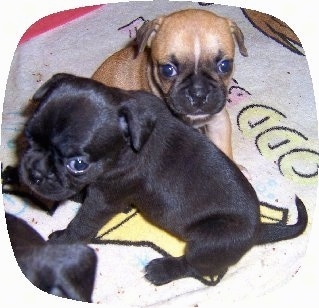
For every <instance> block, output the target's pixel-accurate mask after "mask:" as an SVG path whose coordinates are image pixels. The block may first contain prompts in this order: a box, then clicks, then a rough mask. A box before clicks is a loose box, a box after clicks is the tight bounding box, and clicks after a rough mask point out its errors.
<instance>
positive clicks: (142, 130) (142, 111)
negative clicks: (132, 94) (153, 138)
mask: <svg viewBox="0 0 319 308" xmlns="http://www.w3.org/2000/svg"><path fill="white" fill-rule="evenodd" d="M118 114H119V122H120V126H121V129H122V130H123V132H124V135H126V136H127V137H128V138H129V140H130V143H131V146H132V148H133V149H134V150H135V151H136V152H139V151H140V150H141V149H142V147H143V146H144V144H145V142H146V141H147V139H148V138H149V136H150V135H151V133H152V131H153V129H154V126H155V122H156V116H155V114H153V113H152V112H151V110H150V109H148V108H145V105H143V104H139V102H137V101H136V100H135V99H131V100H129V101H127V102H125V103H124V104H123V105H122V106H121V107H120V109H119V113H118Z"/></svg>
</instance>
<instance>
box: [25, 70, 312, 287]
mask: <svg viewBox="0 0 319 308" xmlns="http://www.w3.org/2000/svg"><path fill="white" fill-rule="evenodd" d="M33 99H34V100H36V101H38V102H39V103H40V107H39V109H38V110H37V112H36V113H35V114H34V116H33V117H32V118H31V119H30V121H29V122H28V123H27V126H26V136H27V137H28V139H29V142H30V149H29V150H28V151H27V152H26V154H25V155H24V157H23V159H22V162H21V176H22V179H23V181H24V182H25V183H26V184H27V185H29V186H30V187H31V189H32V190H34V191H35V192H37V193H39V194H40V195H42V196H45V197H47V198H49V199H52V200H57V201H59V200H62V199H65V198H69V197H71V196H72V195H74V194H76V193H78V192H79V191H84V192H85V194H86V197H85V199H84V202H83V205H82V206H81V208H80V209H79V212H78V213H77V215H76V216H75V218H74V219H73V220H72V221H71V222H70V224H69V225H68V227H67V228H66V230H63V231H58V232H56V233H53V234H52V236H51V239H50V241H51V242H52V243H75V242H79V241H80V242H89V241H91V240H92V239H93V238H94V236H95V235H96V233H97V231H98V230H99V229H100V228H101V227H102V226H103V225H104V224H105V223H106V222H107V221H108V220H109V219H111V218H112V217H113V216H114V215H115V214H116V213H118V212H121V211H123V210H125V208H126V207H127V205H129V204H133V205H134V206H135V207H136V208H137V209H138V210H139V211H140V212H141V213H142V215H144V216H145V217H146V218H147V219H148V220H150V221H151V222H152V223H154V224H155V225H157V226H159V227H162V228H164V229H166V230H168V231H169V232H171V233H172V234H174V235H175V236H177V237H179V238H180V239H182V240H184V241H185V242H186V243H187V246H186V250H185V255H184V256H182V257H180V258H172V257H164V258H160V259H156V260H153V261H152V262H150V263H149V264H148V265H147V267H146V278H147V279H148V280H150V281H151V282H153V283H154V284H156V285H161V284H164V283H167V282H170V281H172V280H175V279H179V278H182V277H187V276H194V275H197V276H198V275H208V276H211V277H213V276H215V275H220V276H221V275H223V274H224V273H225V272H226V271H227V269H228V268H229V266H232V265H234V264H235V263H236V262H238V261H239V260H240V259H241V257H242V256H243V255H244V254H245V253H246V252H248V251H249V250H250V249H251V248H252V247H253V246H254V245H258V244H264V243H268V242H273V241H280V240H285V239H289V238H294V237H296V236H298V235H300V234H301V233H302V232H303V231H304V230H305V228H306V225H307V213H306V210H305V207H304V205H303V204H302V202H301V201H300V200H299V199H296V204H297V209H298V212H299V217H298V222H297V223H296V224H295V225H291V226H283V225H278V224H272V225H264V224H261V222H260V212H259V204H260V203H259V200H258V198H257V196H256V193H255V191H254V189H253V187H252V186H251V184H250V183H249V182H248V180H247V179H246V178H245V176H244V175H243V174H242V173H241V171H240V170H239V169H238V167H237V166H236V165H235V164H234V163H233V162H232V161H231V160H230V159H228V158H227V157H226V156H225V155H224V154H223V153H222V152H221V151H220V150H219V149H218V148H217V147H216V146H215V145H214V144H213V143H211V142H210V141H209V140H208V139H207V138H206V137H205V136H204V135H202V134H200V133H199V132H198V131H196V130H195V129H193V128H191V127H189V126H186V125H185V124H184V123H182V122H181V121H180V120H178V119H177V118H175V117H174V116H172V114H171V113H170V112H169V110H168V108H166V107H165V105H164V104H163V103H162V102H161V101H160V99H158V98H157V97H155V96H153V95H151V94H148V93H144V92H142V91H131V92H127V91H122V90H119V89H114V88H109V87H106V86H104V85H102V84H100V83H98V82H96V81H93V80H90V79H86V78H81V77H76V76H73V75H68V74H58V75H55V76H53V77H52V79H50V80H49V81H48V82H47V83H46V84H45V85H43V86H42V87H41V88H40V89H39V90H38V91H37V93H36V94H35V96H34V98H33ZM78 158H80V160H79V159H78ZM74 166H76V167H77V168H78V169H85V170H84V171H83V170H80V171H78V172H74V170H73V171H72V167H74Z"/></svg>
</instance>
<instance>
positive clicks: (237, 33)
mask: <svg viewBox="0 0 319 308" xmlns="http://www.w3.org/2000/svg"><path fill="white" fill-rule="evenodd" d="M228 23H229V26H230V31H231V33H232V34H233V36H234V38H235V41H236V43H237V45H238V48H239V51H240V53H241V55H243V56H244V57H248V52H247V49H246V47H245V44H244V34H243V33H242V32H241V30H240V28H239V27H238V26H237V24H236V23H235V22H233V21H231V20H228Z"/></svg>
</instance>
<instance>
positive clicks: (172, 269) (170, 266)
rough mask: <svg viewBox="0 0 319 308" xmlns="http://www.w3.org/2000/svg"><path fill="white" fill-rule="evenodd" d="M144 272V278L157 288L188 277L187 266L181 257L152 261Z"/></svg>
mask: <svg viewBox="0 0 319 308" xmlns="http://www.w3.org/2000/svg"><path fill="white" fill-rule="evenodd" d="M145 271H146V274H145V278H146V279H147V280H149V281H150V282H151V283H153V284H155V285H157V286H160V285H163V284H166V283H169V282H171V281H173V280H176V279H180V278H183V277H187V276H190V275H189V274H190V273H189V268H188V265H187V263H186V260H185V259H184V258H183V257H180V258H173V257H166V258H159V259H154V260H152V261H151V262H150V263H149V264H148V265H147V266H146V267H145Z"/></svg>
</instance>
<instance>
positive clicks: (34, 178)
mask: <svg viewBox="0 0 319 308" xmlns="http://www.w3.org/2000/svg"><path fill="white" fill-rule="evenodd" d="M29 178H30V181H31V182H32V184H37V185H38V184H40V183H41V182H42V180H43V174H42V173H41V172H40V171H38V170H32V171H31V172H30V175H29Z"/></svg>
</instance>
